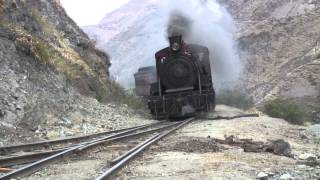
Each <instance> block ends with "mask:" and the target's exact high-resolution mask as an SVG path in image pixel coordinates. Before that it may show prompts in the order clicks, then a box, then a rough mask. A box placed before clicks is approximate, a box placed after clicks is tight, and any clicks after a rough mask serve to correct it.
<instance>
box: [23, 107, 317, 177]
mask: <svg viewBox="0 0 320 180" xmlns="http://www.w3.org/2000/svg"><path fill="white" fill-rule="evenodd" d="M242 113H244V112H242V111H240V110H238V109H234V108H230V107H227V106H218V107H217V112H216V113H214V114H209V115H208V116H209V117H215V116H217V115H219V116H224V117H231V116H235V115H239V114H242ZM225 135H227V136H229V135H234V136H236V137H238V138H249V139H253V140H255V141H267V140H268V139H270V140H276V139H284V140H285V141H288V142H289V143H290V144H291V147H292V153H293V154H294V155H295V158H297V156H299V155H300V154H302V153H306V152H307V153H312V154H315V155H318V156H319V155H320V147H319V144H317V143H315V140H316V138H319V137H315V136H312V135H311V134H309V133H308V132H307V131H306V127H303V126H295V125H289V124H288V123H287V122H285V121H284V120H281V119H274V118H269V117H266V116H261V117H249V118H237V119H233V120H208V119H205V118H203V119H202V120H199V121H196V122H194V123H192V124H189V125H188V126H186V127H184V128H183V129H181V130H180V131H178V132H177V133H175V134H173V135H171V136H169V137H167V138H165V139H164V140H162V141H160V142H159V143H158V145H156V146H152V147H151V148H150V149H149V150H147V151H146V152H145V153H144V154H143V155H140V156H139V157H138V158H136V159H135V160H134V161H132V162H131V163H129V165H128V166H127V167H125V168H124V169H123V170H122V171H120V172H119V173H118V174H117V177H118V179H139V180H140V179H153V180H157V179H159V180H162V179H163V180H164V179H165V180H167V179H172V180H176V179H179V180H180V179H182V180H184V179H256V178H257V174H258V173H260V172H264V173H266V174H269V177H270V178H271V179H280V176H283V175H284V174H286V173H288V174H290V176H291V177H292V178H294V179H317V177H320V167H308V166H305V165H297V164H296V159H294V158H288V157H284V156H277V155H274V154H271V153H246V152H244V151H243V150H242V149H241V148H239V147H230V146H227V145H221V144H217V143H215V142H214V141H213V140H212V138H219V139H224V136H225ZM121 148H123V149H126V148H124V147H122V146H117V147H111V148H110V147H109V148H103V149H99V150H94V151H93V152H90V153H88V154H85V155H82V156H81V161H79V159H78V157H77V156H74V157H73V158H71V159H67V160H66V161H64V162H60V163H57V164H55V165H52V166H49V167H47V168H46V169H45V170H42V171H40V172H38V173H36V174H35V175H33V176H31V177H29V178H27V179H90V178H93V177H95V175H96V174H97V173H98V172H101V170H103V169H104V168H105V167H106V164H107V163H108V161H109V160H110V159H112V158H113V157H115V156H118V155H119V149H121ZM289 179H290V178H289Z"/></svg>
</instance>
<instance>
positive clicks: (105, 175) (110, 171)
mask: <svg viewBox="0 0 320 180" xmlns="http://www.w3.org/2000/svg"><path fill="white" fill-rule="evenodd" d="M193 120H194V118H189V119H187V120H185V121H184V122H183V123H181V124H179V125H178V126H176V127H174V128H172V129H171V130H169V131H167V132H165V133H162V134H160V135H159V136H158V137H156V138H154V139H153V140H151V141H149V142H147V143H146V144H144V145H143V146H140V147H139V148H137V149H136V150H135V151H133V152H132V153H131V154H128V155H127V156H126V157H124V158H123V159H122V160H121V161H120V162H118V163H117V164H115V165H114V166H112V167H111V168H110V169H108V170H107V171H106V172H104V173H103V174H101V175H100V176H99V177H97V178H96V179H95V180H104V179H109V178H111V176H112V175H113V174H114V173H115V172H117V171H118V170H119V169H121V168H122V167H123V166H124V165H125V164H126V163H127V162H129V160H131V159H132V158H134V157H135V156H136V155H138V154H139V153H140V152H142V151H143V150H144V149H146V148H148V147H149V146H151V145H152V144H153V143H156V142H157V141H159V140H161V139H162V138H164V137H166V136H168V135H169V134H171V133H173V132H174V131H176V130H177V129H179V128H181V127H183V126H184V125H186V124H188V123H190V122H191V121H193Z"/></svg>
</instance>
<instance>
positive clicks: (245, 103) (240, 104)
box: [216, 89, 254, 109]
mask: <svg viewBox="0 0 320 180" xmlns="http://www.w3.org/2000/svg"><path fill="white" fill-rule="evenodd" d="M216 103H217V104H225V105H228V106H232V107H236V108H240V109H249V108H251V107H253V106H254V103H253V99H252V98H251V97H249V96H248V95H247V94H246V93H245V92H243V91H240V90H236V89H232V90H230V89H228V90H221V91H220V92H217V97H216Z"/></svg>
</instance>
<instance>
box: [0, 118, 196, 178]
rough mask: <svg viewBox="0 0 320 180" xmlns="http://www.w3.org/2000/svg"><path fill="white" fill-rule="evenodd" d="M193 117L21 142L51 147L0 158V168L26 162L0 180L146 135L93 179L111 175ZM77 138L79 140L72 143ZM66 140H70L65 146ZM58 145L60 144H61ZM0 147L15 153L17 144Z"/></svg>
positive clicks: (27, 149) (29, 149)
mask: <svg viewBox="0 0 320 180" xmlns="http://www.w3.org/2000/svg"><path fill="white" fill-rule="evenodd" d="M193 120H194V118H189V119H187V120H185V121H180V122H157V123H152V124H148V125H143V126H138V127H133V128H128V129H122V130H118V131H112V132H104V133H99V135H98V134H95V135H90V137H89V136H81V137H76V138H68V139H63V140H56V141H44V142H39V143H30V144H23V145H20V147H22V149H23V150H24V151H34V150H35V149H36V150H38V149H43V148H48V147H51V149H50V150H49V151H42V152H34V153H30V154H26V155H21V156H16V157H7V158H2V159H0V167H10V166H13V165H18V164H23V163H30V164H28V165H26V166H23V167H22V168H20V169H17V170H14V171H12V172H9V173H7V174H5V175H3V176H1V177H0V179H1V180H2V179H12V178H19V177H24V176H27V175H30V174H32V173H34V172H36V171H38V170H40V169H41V168H43V167H45V166H47V165H50V164H52V163H54V162H56V161H58V160H60V159H61V158H64V157H66V156H70V155H72V154H75V153H77V154H79V152H85V151H87V150H89V149H92V148H95V147H99V146H102V145H108V144H111V143H116V142H120V141H124V140H133V139H134V138H139V137H142V136H143V137H145V136H146V135H150V136H151V138H149V139H147V140H146V141H144V142H143V143H142V144H139V145H138V146H136V147H134V148H133V149H131V150H129V151H128V152H127V153H124V154H123V155H122V156H120V157H118V158H116V159H114V160H112V161H111V164H113V166H112V167H111V168H110V169H108V170H106V171H105V172H103V173H102V174H100V175H97V177H96V179H107V178H109V177H110V176H111V175H113V174H114V173H115V172H116V171H117V170H119V169H120V168H121V167H122V166H123V165H124V164H126V163H127V162H128V161H129V160H130V159H132V158H133V157H135V156H136V155H137V154H139V153H140V152H141V151H143V150H144V149H146V148H147V147H149V146H150V145H152V144H153V143H155V142H157V141H159V140H160V139H162V138H164V137H165V136H167V135H169V134H170V133H173V132H174V131H175V130H177V129H179V128H181V127H182V126H184V125H186V124H187V123H190V122H191V121H193ZM156 126H160V127H156ZM88 139H90V140H88ZM78 141H80V142H79V143H74V142H78ZM66 142H68V143H70V142H73V143H71V144H67V145H66ZM32 144H33V145H35V147H36V148H32V146H33V145H32ZM57 144H58V145H60V146H58V147H59V148H58V149H54V148H52V147H55V146H56V145H57ZM61 144H64V145H63V146H61ZM0 150H1V151H2V152H5V153H6V154H8V153H13V152H18V150H19V146H18V145H17V146H7V147H2V148H0Z"/></svg>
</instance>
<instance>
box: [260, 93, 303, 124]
mask: <svg viewBox="0 0 320 180" xmlns="http://www.w3.org/2000/svg"><path fill="white" fill-rule="evenodd" d="M263 111H264V113H266V114H267V115H269V116H271V117H275V118H282V119H285V120H286V121H288V122H290V123H292V124H299V125H302V124H303V123H304V121H305V118H304V117H305V113H304V110H303V109H302V108H301V107H300V106H298V105H297V104H296V103H294V102H292V101H290V100H284V99H274V100H270V101H268V102H266V103H265V104H264V107H263Z"/></svg>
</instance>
